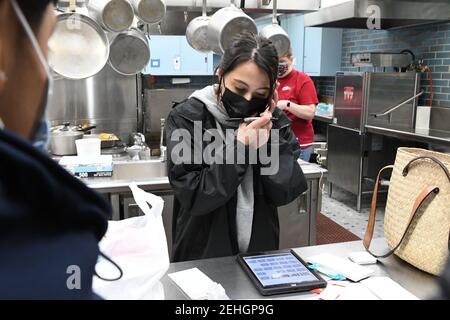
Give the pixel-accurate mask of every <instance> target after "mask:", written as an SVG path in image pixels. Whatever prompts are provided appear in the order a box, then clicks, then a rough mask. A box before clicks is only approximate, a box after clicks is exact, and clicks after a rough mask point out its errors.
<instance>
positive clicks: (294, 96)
mask: <svg viewBox="0 0 450 320" xmlns="http://www.w3.org/2000/svg"><path fill="white" fill-rule="evenodd" d="M278 82H279V83H280V85H279V86H278V99H279V100H289V101H291V102H293V103H295V104H300V105H307V104H318V103H319V100H318V99H317V93H316V88H315V86H314V82H313V81H312V79H311V78H310V77H309V76H308V75H307V74H306V73H303V72H300V71H297V70H292V71H291V73H289V74H288V75H287V76H286V77H284V78H278ZM285 112H286V114H287V116H288V117H289V119H291V120H292V131H294V134H295V135H296V136H297V139H298V140H299V141H300V144H301V145H302V147H303V148H306V147H308V146H305V145H307V144H311V143H313V142H314V129H313V126H312V121H311V120H303V119H300V118H298V117H297V116H296V115H294V114H292V113H290V112H289V111H285Z"/></svg>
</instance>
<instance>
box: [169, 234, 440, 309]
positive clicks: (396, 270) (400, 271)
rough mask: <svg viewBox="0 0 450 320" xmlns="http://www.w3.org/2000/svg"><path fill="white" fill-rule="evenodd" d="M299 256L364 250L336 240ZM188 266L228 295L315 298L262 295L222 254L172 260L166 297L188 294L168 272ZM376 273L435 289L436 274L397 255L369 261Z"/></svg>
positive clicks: (416, 288)
mask: <svg viewBox="0 0 450 320" xmlns="http://www.w3.org/2000/svg"><path fill="white" fill-rule="evenodd" d="M372 245H373V247H374V250H376V251H378V252H384V251H383V250H384V249H385V242H384V239H375V240H373V242H372ZM294 250H295V251H296V252H297V253H298V254H299V255H300V256H301V257H303V258H307V257H309V256H312V255H315V254H319V253H331V254H333V255H336V256H339V257H343V258H346V257H347V254H348V253H349V252H352V251H364V247H363V245H362V241H354V242H346V243H336V244H330V245H321V246H313V247H303V248H296V249H294ZM190 268H198V269H200V270H201V271H202V272H204V273H205V274H206V275H207V276H208V277H210V278H211V280H213V281H215V282H218V283H220V284H221V285H222V286H223V287H224V289H225V291H226V293H227V295H228V296H229V297H230V299H233V300H234V299H286V300H308V299H317V295H315V294H311V293H309V292H307V293H292V294H287V295H286V294H285V295H276V296H271V297H264V296H262V295H260V294H259V292H258V291H257V290H256V288H255V287H254V285H253V284H252V282H251V281H250V279H249V278H248V276H247V275H246V274H245V273H244V271H243V270H242V269H241V267H240V265H239V264H238V263H237V261H236V258H235V257H224V258H215V259H206V260H194V261H187V262H179V263H172V264H171V265H170V267H169V270H168V271H167V273H166V275H165V276H164V277H163V279H162V283H163V286H164V291H165V299H167V300H184V299H188V297H187V296H186V295H185V294H184V293H183V292H182V291H181V290H180V289H179V288H178V287H177V286H176V285H175V283H174V282H173V281H172V280H171V279H170V278H169V277H168V276H167V274H169V273H172V272H177V271H182V270H186V269H190ZM369 268H372V269H373V270H374V271H375V273H374V276H389V277H390V278H391V279H393V280H394V281H396V282H397V283H399V284H400V285H401V286H403V287H404V288H405V289H407V290H409V291H410V292H411V293H413V294H414V295H416V296H417V297H419V298H420V299H427V298H430V297H432V296H433V295H434V294H435V292H436V290H437V283H436V277H434V276H432V275H429V274H427V273H425V272H422V271H420V270H418V269H416V268H414V267H412V266H411V265H409V264H407V263H406V262H404V261H403V260H401V259H399V258H397V257H396V256H391V257H389V258H387V259H383V260H381V262H378V263H377V264H376V265H370V266H369Z"/></svg>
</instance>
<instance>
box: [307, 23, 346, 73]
mask: <svg viewBox="0 0 450 320" xmlns="http://www.w3.org/2000/svg"><path fill="white" fill-rule="evenodd" d="M304 39H305V40H304V49H303V51H304V55H303V71H304V72H305V73H307V74H308V75H310V76H334V75H335V74H336V72H337V71H339V70H340V69H341V56H342V29H334V28H333V29H332V28H311V27H307V28H305V37H304Z"/></svg>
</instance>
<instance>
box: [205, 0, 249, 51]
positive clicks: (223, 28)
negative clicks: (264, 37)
mask: <svg viewBox="0 0 450 320" xmlns="http://www.w3.org/2000/svg"><path fill="white" fill-rule="evenodd" d="M244 31H248V32H251V33H254V34H257V33H258V29H257V28H256V24H255V21H253V19H252V18H250V17H249V16H248V15H246V14H245V13H244V12H243V11H242V10H241V9H239V8H237V7H236V6H235V5H234V1H233V3H231V4H230V6H229V7H225V8H222V9H220V10H218V11H216V12H215V13H214V14H213V15H212V16H211V20H210V21H209V24H208V43H209V45H210V47H211V50H212V51H214V52H215V53H217V54H220V55H221V54H223V53H224V52H225V49H227V48H229V47H230V46H231V42H232V40H233V38H234V37H235V36H236V35H237V34H239V33H242V32H244Z"/></svg>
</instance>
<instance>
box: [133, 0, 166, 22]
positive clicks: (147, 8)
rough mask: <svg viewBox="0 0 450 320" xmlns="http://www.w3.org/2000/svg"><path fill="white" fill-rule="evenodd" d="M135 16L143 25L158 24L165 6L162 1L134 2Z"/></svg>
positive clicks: (164, 12) (142, 0) (135, 0)
mask: <svg viewBox="0 0 450 320" xmlns="http://www.w3.org/2000/svg"><path fill="white" fill-rule="evenodd" d="M133 2H134V8H135V11H136V15H137V16H138V17H139V19H141V20H142V21H144V22H145V23H158V22H160V21H161V20H162V19H163V18H164V15H165V14H166V4H165V3H164V2H163V1H162V0H134V1H133Z"/></svg>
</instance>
